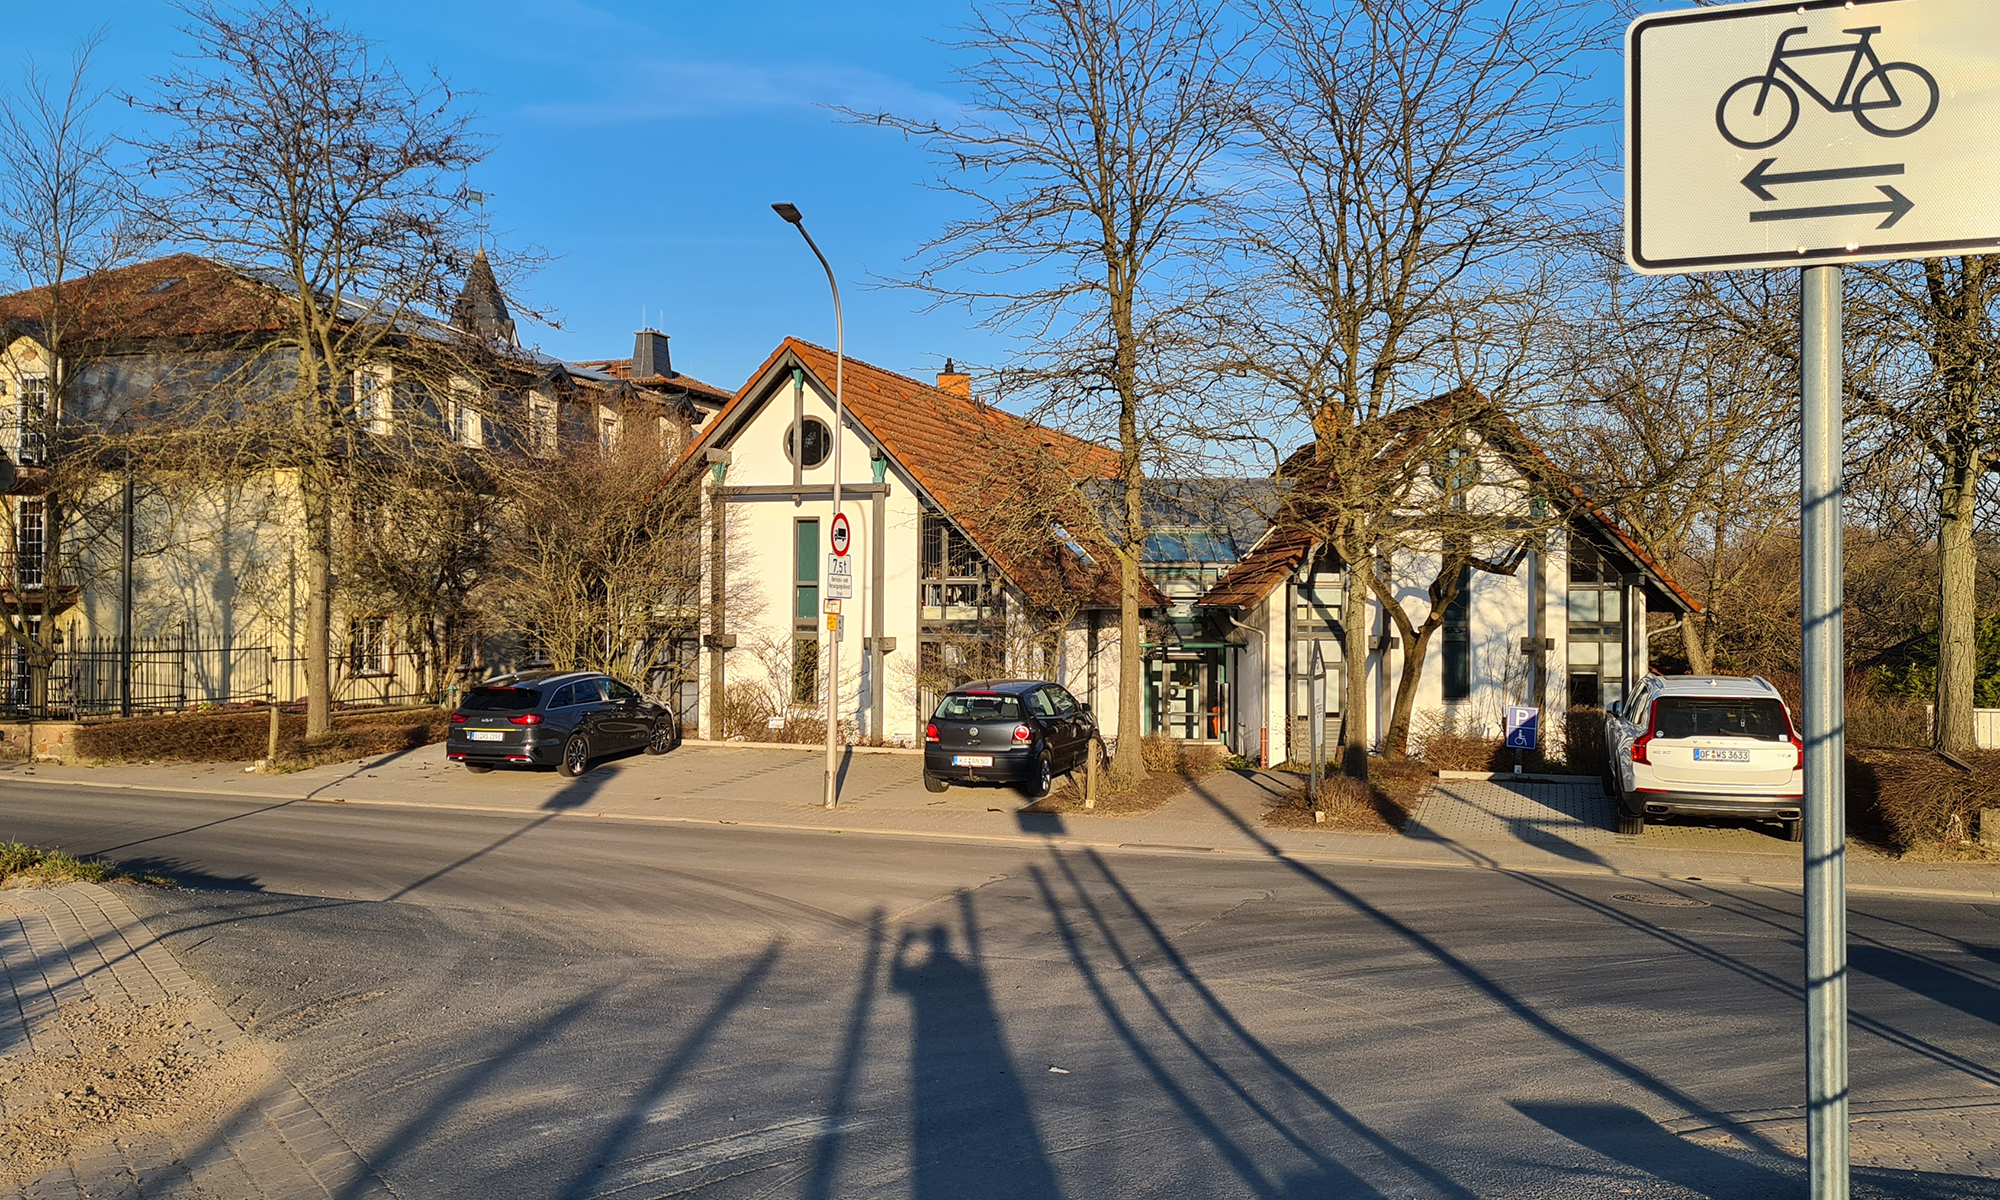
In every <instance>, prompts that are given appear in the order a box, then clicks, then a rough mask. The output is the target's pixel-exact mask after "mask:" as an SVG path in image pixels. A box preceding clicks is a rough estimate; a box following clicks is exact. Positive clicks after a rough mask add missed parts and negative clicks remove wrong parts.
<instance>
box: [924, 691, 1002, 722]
mask: <svg viewBox="0 0 2000 1200" xmlns="http://www.w3.org/2000/svg"><path fill="white" fill-rule="evenodd" d="M937 719H938V720H940V721H1018V720H1020V719H1021V701H1020V700H1019V699H1017V698H1016V697H1013V696H996V695H980V696H973V695H966V694H964V693H959V694H958V695H953V696H946V697H945V698H944V702H943V703H942V704H939V705H938V709H937Z"/></svg>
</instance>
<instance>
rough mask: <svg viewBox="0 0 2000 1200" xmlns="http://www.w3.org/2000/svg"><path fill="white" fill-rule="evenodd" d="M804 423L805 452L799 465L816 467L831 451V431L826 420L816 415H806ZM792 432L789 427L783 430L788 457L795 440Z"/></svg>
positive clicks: (786, 455) (790, 455) (790, 454)
mask: <svg viewBox="0 0 2000 1200" xmlns="http://www.w3.org/2000/svg"><path fill="white" fill-rule="evenodd" d="M805 425H806V453H805V457H804V458H802V459H800V460H799V465H800V466H801V467H816V466H818V465H820V464H821V463H823V462H825V461H826V458H827V455H829V454H832V453H833V431H832V430H830V429H828V428H827V427H826V422H825V421H822V420H820V419H819V418H818V417H807V418H806V422H805ZM794 432H795V431H794V430H791V429H787V430H785V457H786V458H788V459H789V458H791V457H792V454H793V449H792V443H793V441H794V440H795V439H794V438H793V433H794Z"/></svg>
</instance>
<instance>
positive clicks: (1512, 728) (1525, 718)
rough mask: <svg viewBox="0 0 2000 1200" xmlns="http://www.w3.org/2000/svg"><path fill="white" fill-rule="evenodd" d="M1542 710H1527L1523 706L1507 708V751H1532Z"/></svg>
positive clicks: (1516, 705)
mask: <svg viewBox="0 0 2000 1200" xmlns="http://www.w3.org/2000/svg"><path fill="white" fill-rule="evenodd" d="M1541 718H1542V710H1541V709H1538V708H1529V707H1528V706H1527V705H1525V704H1510V705H1508V706H1507V740H1506V742H1505V745H1506V747H1507V749H1509V750H1533V749H1534V748H1535V745H1536V741H1537V736H1538V735H1537V728H1538V727H1539V726H1540V724H1541Z"/></svg>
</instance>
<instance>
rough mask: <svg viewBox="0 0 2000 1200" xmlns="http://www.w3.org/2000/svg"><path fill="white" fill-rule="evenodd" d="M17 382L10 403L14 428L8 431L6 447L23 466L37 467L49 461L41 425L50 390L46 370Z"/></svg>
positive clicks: (46, 418)
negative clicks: (11, 402)
mask: <svg viewBox="0 0 2000 1200" xmlns="http://www.w3.org/2000/svg"><path fill="white" fill-rule="evenodd" d="M18 382H19V386H18V387H17V388H16V389H15V396H14V405H13V408H14V414H13V416H14V422H13V424H14V427H13V429H12V430H10V431H9V433H10V434H11V436H10V437H9V439H8V444H7V446H6V450H7V452H8V453H9V454H11V455H13V457H14V461H15V462H17V463H19V464H20V465H22V466H24V467H33V466H40V465H42V464H44V463H46V462H47V461H48V450H49V446H48V440H49V439H48V430H47V429H46V428H45V427H44V426H45V423H46V422H47V421H48V418H49V402H50V399H51V397H52V395H53V389H52V388H51V386H50V383H49V377H48V374H47V373H46V372H41V371H36V372H32V373H27V374H23V375H21V376H20V378H19V381H18Z"/></svg>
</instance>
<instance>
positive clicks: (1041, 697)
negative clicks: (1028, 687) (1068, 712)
mask: <svg viewBox="0 0 2000 1200" xmlns="http://www.w3.org/2000/svg"><path fill="white" fill-rule="evenodd" d="M1028 711H1029V712H1031V713H1033V714H1034V715H1036V716H1038V717H1053V716H1055V715H1056V706H1055V701H1053V700H1051V699H1049V689H1047V688H1036V689H1035V690H1034V691H1032V692H1029V693H1028Z"/></svg>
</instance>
